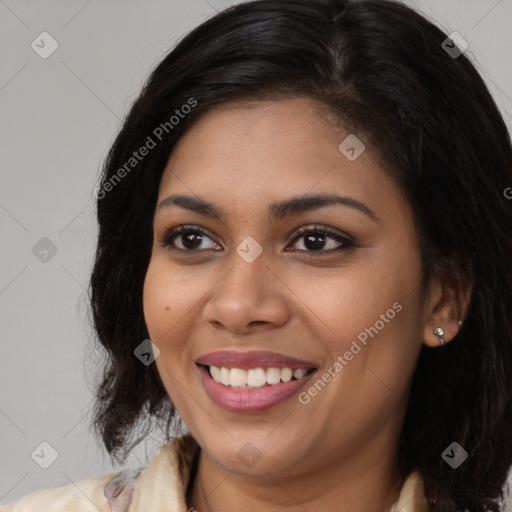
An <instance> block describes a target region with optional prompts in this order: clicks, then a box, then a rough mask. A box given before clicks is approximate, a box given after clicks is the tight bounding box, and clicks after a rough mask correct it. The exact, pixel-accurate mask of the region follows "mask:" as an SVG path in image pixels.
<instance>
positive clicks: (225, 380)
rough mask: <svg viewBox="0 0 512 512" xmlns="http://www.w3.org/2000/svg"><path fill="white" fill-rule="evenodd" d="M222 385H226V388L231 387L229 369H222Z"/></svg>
mask: <svg viewBox="0 0 512 512" xmlns="http://www.w3.org/2000/svg"><path fill="white" fill-rule="evenodd" d="M220 383H221V384H224V386H229V385H230V384H231V382H230V381H229V369H228V368H224V367H222V368H221V369H220Z"/></svg>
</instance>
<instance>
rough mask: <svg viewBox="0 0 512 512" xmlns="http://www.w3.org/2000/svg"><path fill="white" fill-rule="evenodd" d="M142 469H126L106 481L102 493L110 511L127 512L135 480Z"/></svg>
mask: <svg viewBox="0 0 512 512" xmlns="http://www.w3.org/2000/svg"><path fill="white" fill-rule="evenodd" d="M143 469H144V468H139V469H126V470H124V471H121V472H120V473H119V474H118V475H117V476H115V477H114V478H112V479H110V480H109V481H108V482H107V483H106V485H105V488H104V489H103V494H104V495H105V498H107V501H108V504H109V506H110V511H111V512H127V510H128V507H129V506H130V502H131V499H132V493H133V488H134V487H135V482H136V481H137V478H138V476H139V475H140V474H141V472H142V470H143Z"/></svg>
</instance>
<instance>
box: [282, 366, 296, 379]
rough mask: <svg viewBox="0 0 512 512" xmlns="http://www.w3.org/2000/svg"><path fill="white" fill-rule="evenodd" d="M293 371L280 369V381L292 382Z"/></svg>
mask: <svg viewBox="0 0 512 512" xmlns="http://www.w3.org/2000/svg"><path fill="white" fill-rule="evenodd" d="M292 375H293V370H292V369H291V368H281V380H282V381H283V382H290V381H291V380H292Z"/></svg>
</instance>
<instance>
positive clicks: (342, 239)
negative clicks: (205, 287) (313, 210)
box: [158, 225, 355, 256]
mask: <svg viewBox="0 0 512 512" xmlns="http://www.w3.org/2000/svg"><path fill="white" fill-rule="evenodd" d="M185 233H200V234H201V235H204V236H206V237H208V238H210V239H212V238H211V237H210V236H209V235H208V233H207V232H206V231H205V230H204V229H202V228H201V227H199V226H194V225H181V226H178V227H176V228H172V229H168V230H166V231H165V233H164V234H163V235H162V236H161V237H160V238H159V239H158V243H159V244H160V246H162V247H169V248H170V249H171V250H173V251H180V252H188V253H195V252H202V251H205V250H211V249H180V248H176V247H173V246H172V242H173V240H174V239H175V238H177V237H178V236H179V235H183V234H185ZM310 234H313V235H327V237H329V238H333V239H334V240H336V241H337V242H339V243H341V244H342V245H341V246H340V247H337V248H336V249H327V250H326V249H323V250H320V251H311V250H310V251H307V250H302V249H299V250H298V252H305V253H309V254H310V255H312V256H318V255H320V256H322V255H327V254H333V253H337V252H339V251H344V250H345V251H346V250H347V249H350V248H351V247H354V246H355V243H354V241H353V240H352V239H351V238H350V237H348V236H343V235H340V234H339V233H336V232H334V231H331V230H329V229H326V228H322V227H318V226H314V227H313V228H301V229H299V231H298V232H297V234H296V235H297V236H296V237H295V238H294V239H293V241H292V244H294V243H296V242H297V241H298V240H299V239H300V238H302V237H304V236H305V235H310ZM214 250H215V249H214Z"/></svg>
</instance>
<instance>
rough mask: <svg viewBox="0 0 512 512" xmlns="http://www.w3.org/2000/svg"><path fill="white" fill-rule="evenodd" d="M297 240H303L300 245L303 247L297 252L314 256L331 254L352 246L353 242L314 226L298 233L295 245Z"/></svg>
mask: <svg viewBox="0 0 512 512" xmlns="http://www.w3.org/2000/svg"><path fill="white" fill-rule="evenodd" d="M299 240H303V242H302V244H301V245H302V246H303V247H304V248H299V249H298V250H299V251H301V252H309V253H316V254H329V253H331V254H332V253H334V252H338V251H341V250H345V249H348V248H350V247H353V246H354V242H353V241H352V240H351V239H350V238H348V237H347V236H343V235H341V234H340V233H336V232H334V231H330V230H328V229H322V228H317V227H316V226H315V227H314V228H313V229H311V228H309V229H304V230H302V231H301V232H299V236H297V237H296V238H295V240H294V244H295V245H297V241H299ZM299 245H300V244H299Z"/></svg>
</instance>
